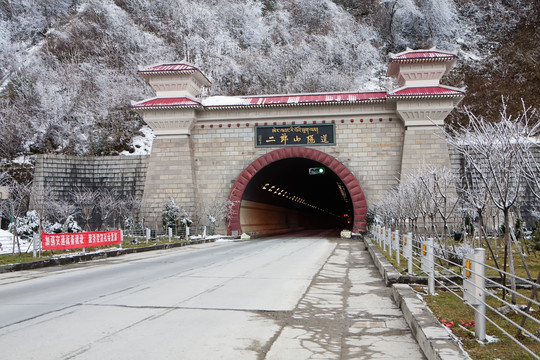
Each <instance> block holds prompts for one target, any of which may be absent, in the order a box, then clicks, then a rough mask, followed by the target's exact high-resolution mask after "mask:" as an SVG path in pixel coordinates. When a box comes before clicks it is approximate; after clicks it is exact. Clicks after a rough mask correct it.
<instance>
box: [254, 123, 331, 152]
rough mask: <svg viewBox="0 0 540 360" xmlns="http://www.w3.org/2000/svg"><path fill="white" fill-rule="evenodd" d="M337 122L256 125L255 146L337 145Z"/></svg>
mask: <svg viewBox="0 0 540 360" xmlns="http://www.w3.org/2000/svg"><path fill="white" fill-rule="evenodd" d="M335 134H336V131H335V124H318V125H316V124H313V125H274V126H256V127H255V147H282V146H317V145H335V144H336V140H335Z"/></svg>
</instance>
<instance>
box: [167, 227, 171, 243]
mask: <svg viewBox="0 0 540 360" xmlns="http://www.w3.org/2000/svg"><path fill="white" fill-rule="evenodd" d="M167 233H168V235H169V242H171V238H172V227H168V228H167Z"/></svg>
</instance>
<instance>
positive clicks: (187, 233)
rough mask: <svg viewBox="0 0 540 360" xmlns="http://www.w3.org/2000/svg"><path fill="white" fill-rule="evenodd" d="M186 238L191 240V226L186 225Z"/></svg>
mask: <svg viewBox="0 0 540 360" xmlns="http://www.w3.org/2000/svg"><path fill="white" fill-rule="evenodd" d="M186 240H189V226H186Z"/></svg>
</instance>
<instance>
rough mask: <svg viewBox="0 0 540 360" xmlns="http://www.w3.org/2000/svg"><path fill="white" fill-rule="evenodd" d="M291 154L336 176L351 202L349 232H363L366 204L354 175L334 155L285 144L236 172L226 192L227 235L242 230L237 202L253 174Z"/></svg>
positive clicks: (240, 199) (289, 156)
mask: <svg viewBox="0 0 540 360" xmlns="http://www.w3.org/2000/svg"><path fill="white" fill-rule="evenodd" d="M295 157H299V158H306V159H310V160H315V161H318V162H320V163H321V164H323V165H324V166H326V167H327V168H328V169H330V170H332V171H333V172H334V173H335V174H336V175H337V176H339V178H340V179H341V180H342V181H343V184H344V185H345V187H346V188H347V190H348V191H349V195H350V196H351V201H352V203H353V212H354V215H353V232H364V231H366V230H367V225H366V216H367V203H366V198H365V196H364V192H363V191H362V188H361V187H360V183H359V182H358V180H357V179H356V176H354V174H353V173H352V172H351V171H350V170H349V169H347V167H346V166H345V165H343V164H342V163H341V162H340V161H339V160H337V159H336V158H335V157H333V156H331V155H328V154H326V153H324V152H322V151H319V150H315V149H310V148H305V147H287V148H281V149H278V150H274V151H271V152H269V153H267V154H265V155H263V156H261V157H259V158H257V159H255V160H254V161H253V162H252V163H251V164H249V165H248V167H246V168H245V169H244V170H243V171H242V172H241V173H240V175H238V177H237V178H236V181H235V182H234V184H233V186H232V189H231V193H230V194H229V204H231V208H230V211H229V225H228V229H227V230H228V232H229V234H232V232H234V231H237V232H238V234H241V233H242V228H241V226H240V202H241V201H242V195H243V194H244V190H245V189H246V186H247V185H248V183H249V182H250V181H251V179H252V178H253V176H255V174H256V173H257V172H258V171H259V170H261V169H262V168H263V167H265V166H266V165H268V164H270V163H273V162H276V161H279V160H283V159H287V158H295Z"/></svg>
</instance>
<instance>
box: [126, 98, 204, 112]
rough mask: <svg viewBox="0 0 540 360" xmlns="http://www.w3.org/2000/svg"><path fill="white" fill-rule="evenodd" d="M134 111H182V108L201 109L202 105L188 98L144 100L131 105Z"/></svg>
mask: <svg viewBox="0 0 540 360" xmlns="http://www.w3.org/2000/svg"><path fill="white" fill-rule="evenodd" d="M131 107H132V108H133V109H141V110H145V109H148V110H149V109H170V108H175V109H182V108H200V107H202V105H201V103H200V102H198V101H196V100H193V99H190V98H187V97H173V98H153V99H148V100H143V101H140V102H137V103H135V104H133V105H131Z"/></svg>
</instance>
